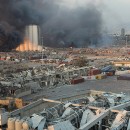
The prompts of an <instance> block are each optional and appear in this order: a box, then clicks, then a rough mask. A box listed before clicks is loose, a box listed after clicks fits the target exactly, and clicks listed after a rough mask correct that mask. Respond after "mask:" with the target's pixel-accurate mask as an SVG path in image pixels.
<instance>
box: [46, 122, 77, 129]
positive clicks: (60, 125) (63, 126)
mask: <svg viewBox="0 0 130 130" xmlns="http://www.w3.org/2000/svg"><path fill="white" fill-rule="evenodd" d="M48 130H75V128H74V126H73V125H72V124H71V123H70V121H64V122H60V123H58V124H56V125H54V126H51V127H50V128H49V129H48Z"/></svg>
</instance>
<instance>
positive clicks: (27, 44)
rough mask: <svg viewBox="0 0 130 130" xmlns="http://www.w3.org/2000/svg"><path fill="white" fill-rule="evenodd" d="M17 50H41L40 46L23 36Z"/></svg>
mask: <svg viewBox="0 0 130 130" xmlns="http://www.w3.org/2000/svg"><path fill="white" fill-rule="evenodd" d="M16 50H17V51H37V50H39V51H40V50H42V47H41V46H38V45H36V44H33V43H32V42H31V41H30V40H29V39H27V38H25V39H24V43H21V44H20V45H19V46H18V47H17V48H16Z"/></svg>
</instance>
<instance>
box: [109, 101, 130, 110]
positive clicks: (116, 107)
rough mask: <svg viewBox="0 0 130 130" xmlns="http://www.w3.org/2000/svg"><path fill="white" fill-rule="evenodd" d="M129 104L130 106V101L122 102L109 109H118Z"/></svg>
mask: <svg viewBox="0 0 130 130" xmlns="http://www.w3.org/2000/svg"><path fill="white" fill-rule="evenodd" d="M129 106H130V102H127V103H123V104H120V105H117V106H114V107H111V108H110V109H111V110H120V109H123V108H126V107H129Z"/></svg>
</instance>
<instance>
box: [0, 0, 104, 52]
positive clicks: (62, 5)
mask: <svg viewBox="0 0 130 130" xmlns="http://www.w3.org/2000/svg"><path fill="white" fill-rule="evenodd" d="M92 2H93V3H92ZM101 4H102V2H101V0H93V1H92V0H82V1H81V0H71V1H69V0H1V1H0V49H1V50H11V49H14V48H16V47H17V46H18V45H19V44H20V43H21V42H22V40H23V36H24V28H25V26H27V25H29V24H37V25H39V26H40V27H41V31H42V33H43V36H44V44H45V45H47V46H53V47H61V46H66V45H69V44H70V43H72V42H73V43H74V44H75V45H76V46H77V47H81V46H87V45H88V46H89V45H98V43H99V41H100V38H101V31H102V13H101V11H100V5H101Z"/></svg>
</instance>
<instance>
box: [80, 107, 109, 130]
mask: <svg viewBox="0 0 130 130" xmlns="http://www.w3.org/2000/svg"><path fill="white" fill-rule="evenodd" d="M109 113H110V110H109V109H108V110H105V111H104V112H103V113H101V114H100V115H99V116H97V117H95V118H94V119H93V120H91V121H89V122H88V123H86V124H85V125H84V126H81V127H80V128H79V130H89V129H90V128H91V127H93V126H94V125H95V124H96V123H98V122H99V121H101V120H102V119H103V118H105V117H106V116H108V115H109Z"/></svg>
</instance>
